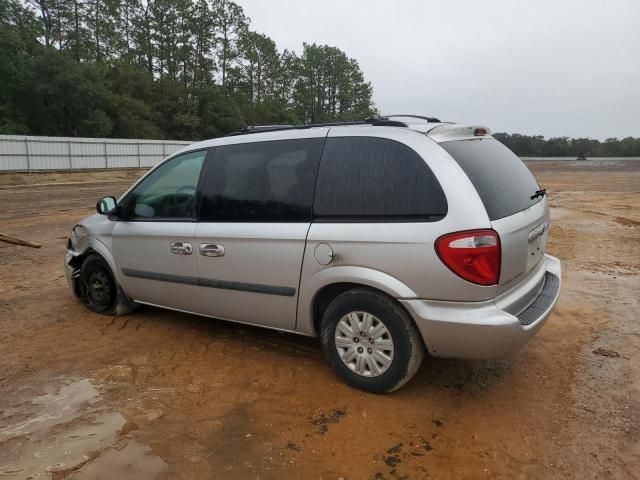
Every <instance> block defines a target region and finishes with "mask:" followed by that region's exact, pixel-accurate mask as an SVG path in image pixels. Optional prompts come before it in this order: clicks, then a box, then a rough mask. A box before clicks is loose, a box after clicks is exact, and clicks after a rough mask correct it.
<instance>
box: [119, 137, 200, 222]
mask: <svg viewBox="0 0 640 480" xmlns="http://www.w3.org/2000/svg"><path fill="white" fill-rule="evenodd" d="M206 155H207V152H206V151H205V150H199V151H196V152H190V153H185V154H184V155H179V156H177V157H175V158H172V159H171V160H169V161H167V162H166V163H164V164H162V165H161V166H159V167H158V168H157V169H156V170H154V171H153V172H151V173H150V174H149V175H148V176H147V177H146V178H145V179H144V180H142V182H140V184H138V185H137V186H136V187H135V188H134V189H133V190H132V191H131V193H130V194H129V195H128V196H127V199H126V201H125V202H126V203H125V210H126V216H127V218H128V219H130V220H193V219H195V217H196V192H197V187H198V179H199V178H200V171H201V170H202V165H203V164H204V159H205V157H206Z"/></svg>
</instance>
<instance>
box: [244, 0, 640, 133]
mask: <svg viewBox="0 0 640 480" xmlns="http://www.w3.org/2000/svg"><path fill="white" fill-rule="evenodd" d="M236 2H237V3H238V4H240V5H241V6H242V7H243V8H244V10H245V13H246V14H247V15H248V16H249V17H250V18H251V28H252V29H253V30H255V31H258V32H260V33H265V34H267V35H268V36H269V37H271V38H272V39H273V40H274V41H275V42H276V44H277V46H278V48H279V49H280V50H282V49H285V48H288V49H290V50H295V51H296V52H298V53H299V52H300V51H301V50H302V43H303V42H307V43H317V44H327V45H331V46H335V47H338V48H340V49H341V50H343V51H344V52H345V53H346V54H347V55H348V56H350V57H353V58H355V59H356V60H358V62H359V64H360V68H361V69H362V71H363V72H364V75H365V78H366V79H367V80H368V81H370V82H371V83H372V85H373V91H374V95H373V100H374V102H375V104H376V106H377V108H378V109H379V110H380V112H381V113H383V114H384V113H387V114H394V113H404V114H407V113H412V114H422V115H428V116H436V117H438V118H440V119H441V120H448V121H454V122H456V123H464V124H480V125H485V126H488V127H489V128H491V129H492V130H493V131H494V132H511V133H522V134H527V135H533V134H536V135H544V136H545V137H559V136H569V137H591V138H598V139H605V138H608V137H618V138H622V137H626V136H636V137H640V0H598V1H593V0H573V1H570V0H554V1H548V0H535V1H525V0H500V1H498V0H485V1H479V0H476V1H467V0H457V1H456V0H450V1H442V0H423V1H419V0H403V1H400V0H395V1H394V0H315V1H311V0H236Z"/></svg>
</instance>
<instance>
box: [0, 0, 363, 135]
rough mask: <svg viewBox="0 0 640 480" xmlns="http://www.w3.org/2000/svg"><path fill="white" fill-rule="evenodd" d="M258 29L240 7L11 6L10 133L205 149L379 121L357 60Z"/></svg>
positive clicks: (210, 0) (89, 1)
mask: <svg viewBox="0 0 640 480" xmlns="http://www.w3.org/2000/svg"><path fill="white" fill-rule="evenodd" d="M249 23H250V20H249V18H248V17H247V16H246V15H245V12H244V11H243V9H242V8H241V7H240V6H238V5H237V4H235V3H234V2H232V1H231V0H28V1H27V2H22V1H21V0H0V82H2V85H3V88H2V90H1V91H0V133H31V134H41V135H46V134H50V135H83V136H117V137H135V138H159V137H166V138H183V139H197V138H203V137H211V136H213V135H221V134H225V133H228V132H230V131H232V130H236V129H238V128H241V127H242V126H243V125H245V124H247V123H253V124H258V123H283V122H290V123H294V122H310V121H325V120H328V121H331V120H340V119H353V118H364V117H366V116H368V115H369V114H371V113H372V112H373V111H374V109H373V105H372V102H371V96H372V89H371V85H370V84H369V83H367V82H366V81H365V80H364V75H363V74H362V72H361V71H360V68H359V66H358V64H357V62H356V61H355V60H354V59H350V58H348V57H347V55H346V54H345V53H344V52H342V51H341V50H339V49H337V48H335V47H329V46H326V45H324V46H317V45H315V44H311V45H307V44H305V45H304V47H303V52H302V55H300V56H298V55H296V53H295V52H292V51H290V50H284V51H282V52H280V51H278V48H277V46H276V44H275V42H274V41H273V40H272V39H270V38H269V37H268V36H266V35H264V34H261V33H258V32H254V31H252V30H251V29H250V28H249Z"/></svg>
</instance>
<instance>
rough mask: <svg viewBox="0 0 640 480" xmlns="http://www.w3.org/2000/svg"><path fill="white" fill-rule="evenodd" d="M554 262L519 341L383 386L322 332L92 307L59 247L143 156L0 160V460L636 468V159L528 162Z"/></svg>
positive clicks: (117, 469) (467, 471)
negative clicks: (70, 276)
mask: <svg viewBox="0 0 640 480" xmlns="http://www.w3.org/2000/svg"><path fill="white" fill-rule="evenodd" d="M530 167H531V168H532V170H533V171H534V173H535V174H536V176H537V178H538V180H539V181H540V183H541V184H542V185H543V186H544V187H546V188H547V191H548V193H549V196H550V199H551V205H552V207H553V208H552V222H553V226H552V230H551V237H550V246H549V251H550V253H551V254H553V255H556V256H558V257H560V258H561V260H562V261H563V281H564V283H563V290H562V295H561V299H560V302H559V304H558V307H557V309H556V310H555V312H554V313H553V315H552V316H551V318H550V319H549V321H548V323H547V325H546V326H545V327H544V328H543V329H542V331H541V332H540V333H539V334H538V335H537V336H536V337H535V338H534V339H533V340H532V341H531V343H530V344H529V345H528V346H527V347H525V348H524V349H523V350H522V351H521V352H519V353H517V354H515V355H513V356H512V357H510V358H507V359H503V360H500V361H492V362H469V361H457V360H440V359H433V358H426V359H425V360H426V361H425V362H424V365H423V367H422V369H421V371H420V372H419V373H418V375H417V376H416V377H415V378H414V380H413V381H411V382H410V383H409V384H408V385H406V386H405V387H404V388H403V389H401V390H400V391H398V392H396V393H393V394H391V395H385V396H379V395H370V394H365V393H363V392H360V391H357V390H353V389H351V388H349V387H347V386H346V385H344V384H342V383H341V382H340V381H339V380H338V379H337V378H336V377H335V376H334V374H333V373H332V372H331V370H330V369H329V368H328V367H327V366H326V365H325V363H324V361H323V359H322V355H321V351H320V348H319V345H318V342H317V341H316V340H314V339H308V338H303V337H299V336H294V335H288V334H279V333H275V332H271V331H267V330H261V329H257V328H251V327H245V326H239V325H233V324H229V323H224V322H221V321H215V320H211V319H205V318H199V317H196V316H191V315H186V314H180V313H175V312H170V311H163V310H159V309H154V308H151V307H143V308H140V309H139V310H138V311H136V312H135V313H134V314H133V315H131V316H127V317H120V318H112V317H108V316H100V315H96V314H93V313H90V312H88V311H87V310H86V309H85V308H84V307H83V306H82V305H81V304H80V303H79V302H78V301H77V300H76V299H75V298H74V297H73V295H72V293H71V291H70V290H69V288H68V286H67V283H66V280H65V278H64V274H63V269H62V262H63V256H64V253H65V241H66V238H67V235H68V233H69V231H70V229H71V227H73V225H74V224H75V223H76V221H77V220H79V219H80V218H82V217H83V216H85V215H87V214H89V213H90V212H91V211H92V209H93V208H94V205H95V201H96V199H97V198H98V197H100V196H102V195H107V194H118V193H120V192H122V191H123V190H124V189H125V188H126V187H127V186H128V185H129V184H130V183H131V181H132V179H133V178H135V177H136V176H138V175H139V174H140V172H137V171H128V172H99V173H93V174H87V173H74V174H32V175H0V205H1V206H2V208H1V209H0V225H1V227H0V231H2V232H5V233H11V234H14V235H18V236H20V237H23V238H25V239H28V240H32V241H37V242H40V243H42V248H40V249H33V248H29V247H22V246H16V245H10V244H7V243H3V242H0V477H1V478H7V479H13V478H16V479H27V478H28V479H36V478H40V479H44V478H53V479H58V480H59V479H63V478H73V479H87V478H91V479H125V480H126V479H152V478H171V479H174V478H175V479H245V478H246V479H294V478H295V479H297V478H304V479H325V480H326V479H334V480H337V479H377V480H380V479H401V478H404V479H422V478H444V479H467V478H468V479H518V478H539V479H556V478H557V479H560V478H562V479H564V478H573V479H586V478H594V479H609V478H615V479H619V478H620V479H640V355H639V352H640V314H639V313H638V312H640V163H637V162H618V163H615V162H610V163H608V162H600V163H595V162H558V163H550V162H538V163H530ZM79 182H90V183H79Z"/></svg>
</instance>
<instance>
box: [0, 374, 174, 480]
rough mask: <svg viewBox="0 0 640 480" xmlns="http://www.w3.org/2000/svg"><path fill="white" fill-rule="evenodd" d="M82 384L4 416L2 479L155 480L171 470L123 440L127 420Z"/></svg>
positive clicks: (65, 386) (88, 385) (140, 447)
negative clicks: (120, 434) (122, 433)
mask: <svg viewBox="0 0 640 480" xmlns="http://www.w3.org/2000/svg"><path fill="white" fill-rule="evenodd" d="M98 388H99V386H95V385H94V384H93V383H92V382H91V380H89V379H82V380H77V381H73V382H69V383H66V384H63V385H61V386H59V387H58V389H57V390H55V389H53V388H52V389H50V391H48V392H47V393H46V394H44V395H40V396H37V397H35V398H33V399H32V400H31V401H30V402H25V403H23V404H21V405H19V406H17V407H13V408H10V409H7V410H5V411H4V412H3V414H2V418H1V419H0V420H1V421H2V424H4V425H0V479H4V478H7V479H14V478H15V479H24V480H36V479H42V480H63V479H70V478H73V479H88V478H91V479H100V478H104V479H111V478H118V479H125V480H126V479H131V480H139V479H140V480H141V479H154V478H158V476H159V475H161V474H162V473H163V472H165V471H166V469H167V464H166V463H165V462H164V460H162V459H161V458H159V457H157V456H155V455H153V454H152V453H151V448H150V447H148V446H146V445H143V444H140V443H137V442H134V441H131V440H128V439H123V438H120V437H119V432H120V431H121V430H122V428H123V427H124V425H125V424H126V419H125V418H124V416H122V415H121V414H120V413H118V412H114V411H110V410H109V409H108V408H107V407H106V406H105V405H104V404H103V403H102V397H101V395H100V392H99V391H98Z"/></svg>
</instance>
